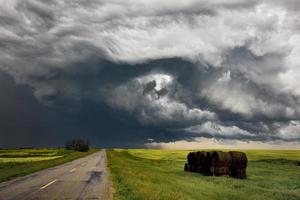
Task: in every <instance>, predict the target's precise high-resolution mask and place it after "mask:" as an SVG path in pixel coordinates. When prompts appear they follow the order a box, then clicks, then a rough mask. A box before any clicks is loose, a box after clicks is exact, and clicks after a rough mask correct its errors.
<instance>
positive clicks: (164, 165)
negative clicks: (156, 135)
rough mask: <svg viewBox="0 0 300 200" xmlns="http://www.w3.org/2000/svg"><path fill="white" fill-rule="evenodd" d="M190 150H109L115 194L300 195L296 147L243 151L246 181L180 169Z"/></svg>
mask: <svg viewBox="0 0 300 200" xmlns="http://www.w3.org/2000/svg"><path fill="white" fill-rule="evenodd" d="M188 152H189V151H168V150H121V149H118V150H109V151H108V162H109V168H110V171H111V178H112V181H113V185H114V188H115V190H116V191H115V193H114V199H116V200H124V199H126V200H140V199H149V200H160V199H161V200H165V199H166V200H174V199H176V200H179V199H187V200H189V199H190V200H194V199H203V200H210V199H213V200H218V199H220V200H221V199H222V200H223V199H224V200H225V199H226V200H235V199H244V200H249V199H255V200H265V199H270V200H285V199H286V200H299V199H300V167H299V166H297V160H299V159H300V151H275V150H274V151H265V150H247V151H245V152H246V154H247V156H248V160H249V163H248V168H247V174H248V178H247V179H245V180H240V179H234V178H230V177H208V176H204V175H201V174H197V173H190V172H184V171H183V164H184V163H185V162H186V155H187V153H188Z"/></svg>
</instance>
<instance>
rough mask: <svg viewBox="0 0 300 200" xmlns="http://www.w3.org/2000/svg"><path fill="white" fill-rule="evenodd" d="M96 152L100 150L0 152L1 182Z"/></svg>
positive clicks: (19, 150)
mask: <svg viewBox="0 0 300 200" xmlns="http://www.w3.org/2000/svg"><path fill="white" fill-rule="evenodd" d="M96 151H99V149H91V150H90V151H89V152H77V151H72V150H64V149H15V150H0V182H2V181H7V180H10V179H12V178H15V177H18V176H24V175H27V174H30V173H33V172H36V171H39V170H42V169H46V168H49V167H53V166H56V165H59V164H62V163H65V162H68V161H71V160H74V159H77V158H80V157H84V156H87V155H89V154H91V153H94V152H96Z"/></svg>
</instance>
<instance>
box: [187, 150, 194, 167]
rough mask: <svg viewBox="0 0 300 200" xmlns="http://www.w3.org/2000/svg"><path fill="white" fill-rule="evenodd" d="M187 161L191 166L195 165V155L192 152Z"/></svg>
mask: <svg viewBox="0 0 300 200" xmlns="http://www.w3.org/2000/svg"><path fill="white" fill-rule="evenodd" d="M187 161H188V163H189V165H192V164H193V154H192V152H190V153H189V154H188V155H187Z"/></svg>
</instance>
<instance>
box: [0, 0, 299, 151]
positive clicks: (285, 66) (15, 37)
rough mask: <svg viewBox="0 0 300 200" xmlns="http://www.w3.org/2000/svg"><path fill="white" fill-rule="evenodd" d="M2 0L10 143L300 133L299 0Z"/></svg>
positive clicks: (267, 137)
mask: <svg viewBox="0 0 300 200" xmlns="http://www.w3.org/2000/svg"><path fill="white" fill-rule="evenodd" d="M0 5H1V6H0V52H1V54H0V69H1V70H2V71H1V74H2V75H1V77H0V81H2V82H1V83H2V85H1V88H0V89H1V91H0V92H2V94H5V93H9V94H15V95H11V96H9V95H8V96H6V97H4V96H1V97H0V103H1V105H0V106H1V109H2V112H1V119H3V120H2V124H1V130H3V131H1V137H2V138H3V137H5V134H6V133H9V134H10V136H11V137H10V139H9V140H7V141H6V142H4V143H2V144H3V145H5V144H14V142H13V138H15V137H17V136H19V137H18V138H20V139H19V140H18V142H15V144H16V145H21V144H24V145H27V143H28V144H30V141H36V142H32V143H34V144H37V145H38V144H54V143H55V141H62V140H65V139H66V138H68V137H69V136H72V135H73V134H74V135H81V136H83V135H86V136H88V137H90V138H94V139H95V140H97V141H99V140H101V139H102V138H103V139H104V141H105V142H106V143H105V142H104V141H103V142H99V143H96V144H107V145H122V144H123V145H124V146H126V145H128V146H130V145H134V146H139V145H142V144H143V143H146V142H147V138H151V139H153V140H154V141H157V142H168V141H176V140H193V139H195V138H197V137H206V138H216V139H227V140H241V141H300V135H299V132H300V109H299V108H300V84H299V78H300V76H299V74H300V70H299V65H300V61H299V57H300V55H299V52H300V48H299V46H298V45H297V44H299V42H300V37H299V30H300V29H299V27H300V21H299V20H298V19H299V12H298V11H299V6H300V4H299V3H298V1H297V0H288V1H279V0H278V1H277V0H276V1H271V0H233V1H227V0H214V1H207V0H200V1H199V0H189V1H181V0H165V1H158V0H154V1H153V0H152V1H139V0H133V1H129V2H124V1H122V0H115V1H110V0H85V1H83V0H67V1H58V0H51V1H41V0H23V1H19V0H11V1H4V0H0ZM11 78H13V80H12V79H11ZM154 83H155V84H154ZM19 99H23V100H24V101H22V102H19ZM26 109H28V110H26ZM22 110H25V111H24V112H23V111H22ZM29 110H30V112H29ZM19 111H22V113H23V114H24V116H23V115H21V117H20V116H19V115H18V114H17V112H19ZM28 113H32V115H31V114H28ZM108 113H109V117H108V116H107V115H108ZM23 118H24V119H26V120H29V121H26V120H25V121H22V120H21V119H23ZM54 127H59V128H54ZM21 130H24V131H21ZM21 132H22V133H21ZM71 132H72V133H71ZM42 136H43V137H42ZM44 136H45V137H44ZM32 138H36V140H33V139H32ZM39 138H40V139H39ZM42 138H49V142H45V141H44V140H43V139H42ZM1 141H3V140H2V139H1ZM27 141H28V142H27ZM137 144H138V145H137Z"/></svg>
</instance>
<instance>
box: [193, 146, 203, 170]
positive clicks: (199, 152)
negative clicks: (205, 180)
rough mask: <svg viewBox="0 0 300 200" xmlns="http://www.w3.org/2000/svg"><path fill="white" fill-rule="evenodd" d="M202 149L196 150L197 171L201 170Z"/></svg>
mask: <svg viewBox="0 0 300 200" xmlns="http://www.w3.org/2000/svg"><path fill="white" fill-rule="evenodd" d="M202 153H203V152H202V151H198V152H196V163H195V164H196V167H197V172H200V173H201V171H202V164H201V160H200V159H201V155H202Z"/></svg>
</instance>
